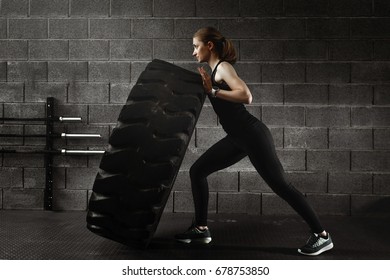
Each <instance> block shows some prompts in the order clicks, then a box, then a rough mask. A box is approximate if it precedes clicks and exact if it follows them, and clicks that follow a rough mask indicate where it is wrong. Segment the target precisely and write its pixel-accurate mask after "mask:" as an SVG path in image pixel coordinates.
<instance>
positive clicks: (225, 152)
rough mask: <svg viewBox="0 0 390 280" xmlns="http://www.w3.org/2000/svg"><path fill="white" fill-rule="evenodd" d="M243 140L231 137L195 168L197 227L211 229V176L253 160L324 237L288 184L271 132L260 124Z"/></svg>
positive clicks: (192, 174)
mask: <svg viewBox="0 0 390 280" xmlns="http://www.w3.org/2000/svg"><path fill="white" fill-rule="evenodd" d="M244 133H245V134H241V135H239V136H232V135H227V136H226V137H225V138H223V139H222V140H220V141H219V142H217V143H215V144H214V145H213V146H212V147H211V148H210V149H208V150H207V151H206V152H205V153H204V154H203V155H202V156H200V157H199V159H198V160H197V161H196V162H195V163H194V164H193V165H192V166H191V169H190V177H191V187H192V195H193V198H194V205H195V223H196V225H199V226H205V225H207V212H208V200H209V189H208V183H207V176H208V175H210V174H211V173H214V172H216V171H218V170H221V169H224V168H226V167H229V166H231V165H233V164H235V163H236V162H238V161H240V160H241V159H243V158H244V157H245V156H248V157H249V160H250V161H251V162H252V164H253V166H254V167H255V168H256V170H257V172H258V173H259V174H260V175H261V177H262V178H263V179H264V181H265V182H266V183H267V184H268V185H269V186H270V187H271V189H272V190H273V191H274V192H275V193H276V194H277V195H278V196H280V197H281V198H282V199H284V200H285V201H287V203H288V204H289V205H290V206H291V207H292V208H293V209H294V210H295V211H296V212H297V213H298V214H299V215H300V216H301V217H302V218H303V219H304V220H305V221H306V222H307V224H308V225H309V226H310V228H311V230H312V231H313V232H315V233H320V232H322V231H323V228H322V226H321V224H320V222H319V220H318V217H317V215H316V213H315V212H314V210H313V209H312V208H311V206H310V205H309V203H308V202H307V201H306V199H305V197H304V196H303V195H302V193H300V192H299V191H298V190H297V189H295V188H294V186H292V185H291V184H289V183H287V181H286V179H285V173H284V170H283V167H282V165H281V163H280V161H279V159H278V157H277V155H276V152H275V146H274V143H273V139H272V136H271V133H270V131H269V129H268V128H267V127H266V126H265V125H264V124H263V123H262V122H260V121H258V122H256V123H255V124H254V125H251V127H250V128H248V129H246V130H245V132H244Z"/></svg>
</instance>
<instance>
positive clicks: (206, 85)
mask: <svg viewBox="0 0 390 280" xmlns="http://www.w3.org/2000/svg"><path fill="white" fill-rule="evenodd" d="M198 71H199V73H200V75H201V76H202V80H203V87H204V90H205V91H206V93H210V92H211V89H212V87H213V85H212V82H211V77H210V75H209V74H208V73H207V72H206V70H204V69H203V67H198Z"/></svg>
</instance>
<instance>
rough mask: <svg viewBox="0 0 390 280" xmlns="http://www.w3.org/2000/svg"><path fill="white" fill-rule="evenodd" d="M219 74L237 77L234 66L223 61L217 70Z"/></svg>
mask: <svg viewBox="0 0 390 280" xmlns="http://www.w3.org/2000/svg"><path fill="white" fill-rule="evenodd" d="M217 72H218V74H219V75H222V76H224V75H229V76H230V75H232V74H233V75H236V74H237V73H236V70H235V69H234V67H233V65H232V64H230V63H229V62H227V61H222V62H221V63H220V64H219V67H218V69H217Z"/></svg>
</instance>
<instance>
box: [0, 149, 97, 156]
mask: <svg viewBox="0 0 390 280" xmlns="http://www.w3.org/2000/svg"><path fill="white" fill-rule="evenodd" d="M0 153H4V154H50V155H101V154H104V153H105V151H104V150H68V149H60V150H11V149H9V150H8V149H0Z"/></svg>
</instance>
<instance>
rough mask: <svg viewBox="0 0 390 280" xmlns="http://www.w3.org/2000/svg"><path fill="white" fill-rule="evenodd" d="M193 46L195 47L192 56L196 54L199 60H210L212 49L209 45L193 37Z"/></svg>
mask: <svg viewBox="0 0 390 280" xmlns="http://www.w3.org/2000/svg"><path fill="white" fill-rule="evenodd" d="M192 46H193V47H194V52H193V53H192V56H194V57H195V58H196V59H197V60H198V62H207V61H208V60H209V58H210V54H211V51H210V49H209V46H208V45H206V44H205V43H203V42H202V41H200V40H198V38H196V37H195V38H193V39H192Z"/></svg>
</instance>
